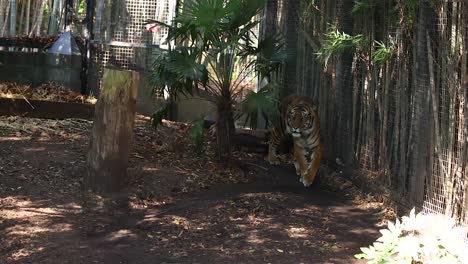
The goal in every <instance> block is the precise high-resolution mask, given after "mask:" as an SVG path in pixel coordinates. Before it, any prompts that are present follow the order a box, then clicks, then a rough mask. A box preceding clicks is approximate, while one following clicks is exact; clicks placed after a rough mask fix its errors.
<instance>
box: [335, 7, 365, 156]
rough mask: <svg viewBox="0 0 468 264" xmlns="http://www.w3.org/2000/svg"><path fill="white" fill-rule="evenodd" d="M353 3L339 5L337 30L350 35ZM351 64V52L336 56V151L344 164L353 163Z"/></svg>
mask: <svg viewBox="0 0 468 264" xmlns="http://www.w3.org/2000/svg"><path fill="white" fill-rule="evenodd" d="M353 4H354V2H353V1H349V0H342V1H340V3H339V5H340V6H339V11H338V12H339V13H340V15H339V19H338V25H339V30H340V31H342V32H344V33H346V34H349V35H352V33H353V32H352V31H353V19H352V16H351V10H352V8H353ZM352 64H353V51H345V52H343V53H342V54H340V55H339V56H338V62H337V65H336V97H337V105H338V111H337V118H336V119H335V120H337V124H336V127H337V128H338V131H340V133H339V135H338V136H339V139H338V140H339V141H338V142H340V143H339V144H338V145H339V146H338V151H337V153H339V156H340V157H341V158H342V159H343V161H344V162H345V163H346V164H351V163H352V162H353V147H352V145H351V142H352V140H350V137H351V136H352V134H353V133H352V124H351V121H352V119H353V114H352V112H353V111H352V110H353V89H352V87H353V76H352ZM369 114H370V113H369Z"/></svg>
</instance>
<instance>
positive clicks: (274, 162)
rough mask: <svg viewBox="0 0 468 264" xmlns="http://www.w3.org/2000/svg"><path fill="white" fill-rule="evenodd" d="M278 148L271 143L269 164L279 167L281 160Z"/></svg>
mask: <svg viewBox="0 0 468 264" xmlns="http://www.w3.org/2000/svg"><path fill="white" fill-rule="evenodd" d="M276 147H277V145H275V144H274V143H272V142H270V145H269V146H268V162H269V163H270V164H271V165H279V163H280V162H279V160H278V156H276Z"/></svg>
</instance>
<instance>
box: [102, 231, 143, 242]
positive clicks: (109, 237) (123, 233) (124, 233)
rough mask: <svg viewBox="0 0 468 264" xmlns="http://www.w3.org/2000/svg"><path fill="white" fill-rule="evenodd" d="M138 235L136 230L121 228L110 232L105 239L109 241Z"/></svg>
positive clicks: (134, 237)
mask: <svg viewBox="0 0 468 264" xmlns="http://www.w3.org/2000/svg"><path fill="white" fill-rule="evenodd" d="M137 237H138V236H137V234H135V233H134V232H132V231H130V230H128V229H121V230H119V231H115V232H112V233H110V234H109V235H107V236H106V238H105V241H107V242H115V241H118V240H120V239H123V238H133V239H136V238H137Z"/></svg>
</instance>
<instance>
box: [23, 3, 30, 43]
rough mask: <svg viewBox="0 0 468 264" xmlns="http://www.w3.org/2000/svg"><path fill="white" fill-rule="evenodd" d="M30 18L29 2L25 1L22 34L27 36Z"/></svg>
mask: <svg viewBox="0 0 468 264" xmlns="http://www.w3.org/2000/svg"><path fill="white" fill-rule="evenodd" d="M30 16H31V0H27V2H26V22H25V27H24V34H25V35H27V34H28V33H29V24H30V22H29V19H30Z"/></svg>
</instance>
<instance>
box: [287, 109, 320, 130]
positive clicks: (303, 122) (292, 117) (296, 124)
mask: <svg viewBox="0 0 468 264" xmlns="http://www.w3.org/2000/svg"><path fill="white" fill-rule="evenodd" d="M286 115H287V116H286V129H287V132H289V133H291V135H292V136H293V137H300V136H301V135H307V134H310V133H311V132H312V126H313V124H314V123H313V121H314V112H313V109H309V108H307V107H303V106H299V107H297V106H296V107H290V108H288V110H287V112H286Z"/></svg>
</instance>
